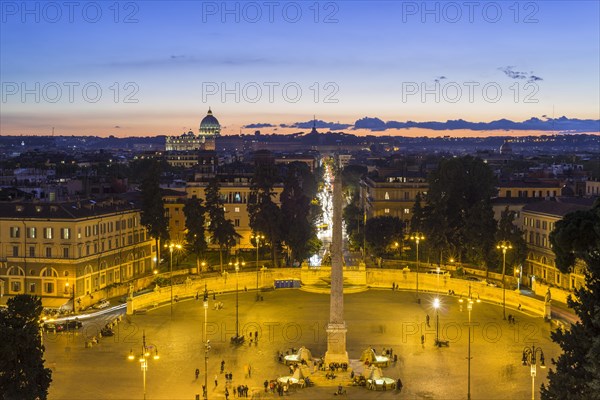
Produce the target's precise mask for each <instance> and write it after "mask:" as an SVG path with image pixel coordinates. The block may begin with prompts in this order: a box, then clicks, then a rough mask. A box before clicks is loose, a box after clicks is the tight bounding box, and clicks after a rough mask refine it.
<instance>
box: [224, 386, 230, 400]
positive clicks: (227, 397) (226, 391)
mask: <svg viewBox="0 0 600 400" xmlns="http://www.w3.org/2000/svg"><path fill="white" fill-rule="evenodd" d="M225 400H229V390H228V389H227V388H225Z"/></svg>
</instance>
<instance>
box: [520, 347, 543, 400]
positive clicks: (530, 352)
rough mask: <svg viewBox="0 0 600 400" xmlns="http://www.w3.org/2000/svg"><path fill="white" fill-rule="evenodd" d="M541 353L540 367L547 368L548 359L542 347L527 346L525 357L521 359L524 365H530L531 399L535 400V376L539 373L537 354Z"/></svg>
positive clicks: (524, 352) (524, 350)
mask: <svg viewBox="0 0 600 400" xmlns="http://www.w3.org/2000/svg"><path fill="white" fill-rule="evenodd" d="M538 354H539V356H540V368H546V360H545V359H544V351H543V350H542V348H541V347H535V345H532V346H531V348H529V347H525V348H524V349H523V359H522V360H521V361H522V363H523V366H524V367H526V366H528V365H529V367H530V371H531V400H535V376H536V373H537V367H536V363H537V358H536V356H537V355H538Z"/></svg>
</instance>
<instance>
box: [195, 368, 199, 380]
mask: <svg viewBox="0 0 600 400" xmlns="http://www.w3.org/2000/svg"><path fill="white" fill-rule="evenodd" d="M198 375H200V370H199V369H198V368H196V379H198Z"/></svg>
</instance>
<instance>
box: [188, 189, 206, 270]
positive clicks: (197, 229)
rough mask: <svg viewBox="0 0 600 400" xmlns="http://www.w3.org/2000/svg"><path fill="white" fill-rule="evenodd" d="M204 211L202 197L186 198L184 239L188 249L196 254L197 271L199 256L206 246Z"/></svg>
mask: <svg viewBox="0 0 600 400" xmlns="http://www.w3.org/2000/svg"><path fill="white" fill-rule="evenodd" d="M205 212H206V209H205V208H204V205H203V204H202V199H198V198H192V199H188V200H187V201H186V203H185V205H184V206H183V213H184V214H185V227H186V229H187V232H186V234H185V240H186V243H187V247H188V248H189V250H190V251H191V252H192V253H194V254H195V255H196V267H197V268H198V271H200V258H201V256H202V254H203V253H204V252H205V251H206V247H207V245H206V237H205V234H204V224H205V222H206V220H205V218H204V213H205Z"/></svg>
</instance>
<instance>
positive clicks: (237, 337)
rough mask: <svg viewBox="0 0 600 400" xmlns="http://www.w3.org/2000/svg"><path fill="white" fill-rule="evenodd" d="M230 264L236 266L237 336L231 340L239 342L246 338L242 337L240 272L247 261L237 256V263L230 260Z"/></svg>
mask: <svg viewBox="0 0 600 400" xmlns="http://www.w3.org/2000/svg"><path fill="white" fill-rule="evenodd" d="M229 265H230V266H231V265H233V266H235V337H233V338H231V341H232V342H234V343H238V344H239V343H242V342H243V341H244V338H243V337H240V300H239V293H240V285H239V284H240V280H239V274H238V272H240V265H241V266H242V267H243V266H245V265H246V263H245V262H244V261H242V262H241V263H240V261H239V260H238V259H237V257H236V260H235V263H232V262H230V263H229Z"/></svg>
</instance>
